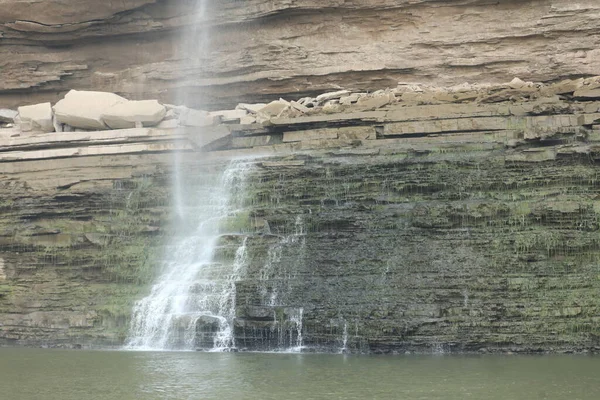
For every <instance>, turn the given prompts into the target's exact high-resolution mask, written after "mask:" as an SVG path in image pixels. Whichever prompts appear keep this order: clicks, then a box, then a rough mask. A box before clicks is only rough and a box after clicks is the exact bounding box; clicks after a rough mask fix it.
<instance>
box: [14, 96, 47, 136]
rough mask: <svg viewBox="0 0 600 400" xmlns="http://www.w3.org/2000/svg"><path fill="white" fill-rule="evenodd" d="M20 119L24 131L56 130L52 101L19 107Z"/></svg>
mask: <svg viewBox="0 0 600 400" xmlns="http://www.w3.org/2000/svg"><path fill="white" fill-rule="evenodd" d="M18 120H19V125H20V128H21V131H22V132H29V131H36V132H54V124H53V123H52V106H51V105H50V103H41V104H34V105H32V106H23V107H19V116H18Z"/></svg>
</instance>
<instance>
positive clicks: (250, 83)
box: [0, 0, 600, 109]
mask: <svg viewBox="0 0 600 400" xmlns="http://www.w3.org/2000/svg"><path fill="white" fill-rule="evenodd" d="M206 3H207V11H206V15H205V16H204V17H203V19H202V20H201V21H200V23H201V24H202V26H205V27H206V30H207V34H208V35H210V38H211V41H210V45H209V47H208V48H207V51H206V55H205V56H204V57H203V58H202V60H199V61H197V62H194V61H193V60H191V57H190V55H189V54H187V50H186V49H185V47H182V48H178V47H177V46H175V47H174V46H173V43H179V42H180V41H178V40H177V38H179V37H180V35H182V34H184V33H185V31H186V29H188V28H189V26H190V25H191V24H192V22H194V21H195V20H196V19H197V18H198V16H197V15H195V13H194V12H193V2H189V1H182V0H139V1H137V0H136V1H127V2H96V1H90V0H86V1H81V0H78V1H75V0H69V1H63V2H60V3H57V2H52V1H37V2H31V1H20V0H19V1H17V0H9V1H5V2H3V4H4V7H2V10H0V45H1V46H0V60H1V61H0V68H1V70H2V74H1V75H0V104H1V105H2V106H4V107H9V108H14V107H16V106H20V105H24V104H26V103H31V104H34V103H40V102H46V101H50V102H55V101H56V100H57V99H58V98H60V97H62V96H63V95H64V94H65V93H66V92H67V91H68V90H69V89H78V90H104V91H111V92H117V93H118V94H120V95H122V96H124V97H126V98H130V99H159V100H161V101H163V102H167V103H172V102H173V101H174V99H175V98H178V97H179V98H181V96H182V95H184V96H185V97H186V98H187V99H188V100H189V101H190V102H189V103H188V104H187V105H188V106H190V107H195V108H206V107H207V106H210V107H212V108H214V109H222V108H230V107H232V106H233V105H235V104H236V103H237V102H240V101H244V102H259V101H260V102H263V101H265V102H266V101H271V100H274V99H277V98H279V97H285V98H296V97H302V96H304V95H316V94H318V93H322V92H326V91H330V90H332V89H338V88H351V89H353V90H356V91H365V90H377V89H382V88H385V87H394V86H395V85H396V84H397V82H399V81H400V82H410V83H414V82H421V83H428V84H433V85H438V86H440V85H449V84H450V85H452V84H461V83H463V82H465V81H468V82H482V83H486V82H492V83H499V82H506V81H509V80H510V79H512V78H513V77H514V76H519V77H521V78H522V79H524V80H533V81H544V82H551V81H556V80H560V79H564V78H569V77H570V78H572V77H586V76H593V75H600V70H599V67H598V65H599V62H598V61H599V54H600V53H599V51H598V48H600V44H599V43H598V41H599V40H600V39H598V38H599V37H600V35H598V33H599V29H600V25H599V24H600V22H598V21H600V19H599V18H598V13H599V12H600V9H599V5H598V3H597V2H596V1H595V0H578V1H576V2H573V1H572V0H543V1H542V0H539V1H527V2H519V1H508V2H507V1H501V2H492V1H488V0H450V1H434V0H422V1H412V0H403V1H393V0H377V1H375V0H371V1H339V0H328V1H314V0H291V1H280V2H273V1H267V0H249V1H244V2H243V6H242V5H241V4H240V2H239V1H235V0H226V1H218V2H216V1H210V2H206ZM65 8H68V9H69V10H71V12H69V13H65V12H64V9H65ZM466 26H468V27H469V29H464V28H465V27H466ZM194 102H195V103H194Z"/></svg>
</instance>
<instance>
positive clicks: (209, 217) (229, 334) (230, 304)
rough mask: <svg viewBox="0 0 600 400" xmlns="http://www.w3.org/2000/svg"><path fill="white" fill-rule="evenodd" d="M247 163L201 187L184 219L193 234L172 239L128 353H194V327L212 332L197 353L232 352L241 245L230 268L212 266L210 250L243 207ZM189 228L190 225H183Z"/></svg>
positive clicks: (138, 308)
mask: <svg viewBox="0 0 600 400" xmlns="http://www.w3.org/2000/svg"><path fill="white" fill-rule="evenodd" d="M251 165H252V164H250V163H248V162H243V161H234V162H232V163H231V164H229V166H228V167H227V168H226V169H225V171H224V172H223V174H222V175H221V176H220V177H219V178H218V179H216V180H215V181H213V183H212V184H211V183H209V182H210V180H208V181H207V183H206V184H203V185H201V188H200V189H201V190H199V191H198V192H197V193H196V194H195V197H196V198H195V199H188V200H187V202H189V203H192V204H193V207H184V209H189V215H185V217H186V218H188V219H189V220H192V221H193V222H192V223H193V224H195V226H196V227H195V229H194V230H193V231H192V233H191V234H186V235H184V236H183V237H181V238H176V239H175V243H174V244H173V245H172V246H171V247H170V248H169V251H168V252H167V255H166V257H165V271H164V273H163V274H162V275H161V276H160V277H159V279H158V280H157V283H156V284H155V285H154V286H153V287H152V290H151V292H150V294H149V295H148V296H147V297H145V298H143V299H142V300H140V301H138V302H137V304H136V305H135V307H134V310H133V317H132V322H131V327H130V332H129V337H128V339H127V342H126V348H128V349H144V350H168V349H183V350H192V349H195V348H196V347H198V343H197V339H198V337H197V326H198V324H199V323H201V324H202V325H204V326H208V327H210V328H211V333H212V334H211V335H210V337H211V339H212V343H211V344H210V345H207V344H206V343H203V344H202V346H201V347H209V348H210V349H212V350H216V351H224V350H227V349H231V348H233V347H234V346H235V341H234V338H233V327H232V322H233V318H234V315H235V282H236V280H238V279H239V278H240V276H241V275H242V274H243V272H244V266H245V263H246V241H247V238H245V237H240V238H241V244H240V245H239V247H238V248H237V250H236V252H235V259H234V260H233V262H232V263H227V262H216V260H215V250H216V249H217V246H218V244H219V239H220V238H221V237H222V236H223V234H225V233H230V232H223V225H224V224H225V225H226V222H227V221H228V220H230V219H231V218H235V215H236V213H237V212H238V211H239V208H240V207H241V206H242V205H243V199H244V195H245V182H246V176H247V171H248V170H249V169H250V168H251ZM188 223H189V221H188Z"/></svg>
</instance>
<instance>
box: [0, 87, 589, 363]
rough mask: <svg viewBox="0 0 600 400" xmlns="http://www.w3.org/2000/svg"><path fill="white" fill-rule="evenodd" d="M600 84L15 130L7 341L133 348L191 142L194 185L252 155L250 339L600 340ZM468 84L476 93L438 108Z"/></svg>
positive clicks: (7, 197) (259, 343) (409, 346)
mask: <svg viewBox="0 0 600 400" xmlns="http://www.w3.org/2000/svg"><path fill="white" fill-rule="evenodd" d="M598 82H599V81H598V79H597V78H595V79H589V80H586V81H584V80H578V81H568V82H563V83H561V84H557V85H550V86H543V85H538V84H525V83H523V82H518V81H513V82H511V84H509V85H502V86H498V87H495V88H494V89H490V90H483V91H480V92H477V93H475V94H474V93H471V92H469V91H468V90H467V91H464V92H452V93H446V92H444V91H432V92H426V91H423V92H411V91H407V92H405V93H404V94H402V101H399V100H398V99H396V100H394V101H393V102H390V99H391V97H393V96H390V92H384V93H380V94H379V97H375V96H374V97H369V98H363V99H362V100H363V101H362V102H361V101H358V102H357V103H356V104H348V105H342V104H341V102H342V100H341V99H340V100H339V102H340V104H336V107H337V108H336V110H337V111H335V112H334V111H332V109H331V108H327V107H326V106H327V105H324V106H322V107H318V108H313V109H312V112H311V113H309V114H302V115H298V114H296V115H295V116H294V115H287V116H283V115H282V116H275V117H270V118H268V119H267V120H265V121H264V122H263V123H262V124H258V123H253V124H250V125H241V124H238V123H235V122H232V123H227V124H222V125H219V126H216V127H212V128H210V129H215V130H221V131H223V130H225V131H226V132H227V133H228V134H227V135H225V136H223V135H222V134H220V135H217V136H211V132H210V129H209V128H206V130H202V129H191V130H189V131H182V130H181V129H179V130H176V129H172V130H168V129H158V128H136V129H127V130H122V131H102V132H69V133H50V134H36V135H31V136H23V137H12V136H11V135H15V133H14V131H12V130H6V132H7V133H6V136H4V135H0V187H1V188H2V190H1V191H0V344H6V343H8V344H25V345H39V344H44V345H73V344H94V345H106V344H116V345H118V344H120V343H122V341H123V339H124V336H125V332H126V330H127V324H128V320H129V318H130V315H131V314H130V312H131V307H132V305H133V303H134V301H135V300H137V299H140V298H142V297H143V296H144V295H145V294H147V293H148V290H149V284H150V283H151V282H152V281H153V279H154V276H155V274H156V273H157V272H158V271H159V270H160V259H161V253H162V252H163V251H165V247H164V246H165V244H166V239H167V238H170V237H172V236H173V234H174V233H176V229H175V227H174V226H171V225H170V224H169V221H175V222H177V220H176V219H172V218H171V215H170V213H169V210H170V198H171V196H170V192H171V191H172V183H171V181H170V178H169V177H170V176H171V174H172V173H173V169H174V160H173V158H172V153H171V152H172V151H173V150H174V149H179V150H182V151H183V153H182V154H180V155H179V162H180V166H179V170H180V171H185V172H186V173H185V174H184V176H183V178H184V179H182V181H181V184H182V187H183V188H184V189H185V192H186V193H190V194H193V193H198V190H197V189H198V188H199V187H200V186H201V185H202V179H201V178H202V176H203V175H204V174H209V173H211V172H214V171H216V170H222V169H223V168H224V167H225V165H226V164H227V162H228V160H231V159H234V158H238V159H239V158H243V157H252V158H253V160H254V161H253V163H254V166H253V167H252V168H251V169H250V171H249V172H248V176H247V177H246V188H247V191H248V193H247V196H248V198H249V199H250V200H249V201H248V204H247V205H246V206H245V207H244V208H243V209H242V210H238V211H237V212H236V215H235V216H234V218H233V219H232V220H231V221H229V222H228V226H227V233H233V235H224V236H223V237H222V238H221V239H220V240H221V242H220V243H219V246H218V250H217V251H216V257H217V258H218V260H217V261H218V262H223V261H224V260H226V259H228V260H229V262H231V261H232V260H233V258H234V257H235V254H236V246H239V245H240V242H242V241H243V240H244V239H245V240H244V243H246V246H247V258H244V259H245V261H244V265H243V266H240V271H242V272H240V279H239V281H237V282H236V296H235V301H236V319H235V337H236V345H237V346H238V347H239V348H241V349H252V350H264V349H275V348H278V347H282V346H283V347H288V346H294V345H297V344H298V342H299V340H300V339H299V337H300V336H302V339H303V344H304V345H305V346H308V347H309V348H313V349H321V350H322V349H325V350H327V351H341V350H346V351H355V352H361V351H362V352H404V351H420V352H430V351H478V352H488V351H523V352H537V351H549V352H553V351H554V352H556V351H593V352H596V351H598V350H600V319H599V317H598V312H599V310H600V297H599V296H598V293H599V291H600V271H599V268H598V265H599V264H598V262H599V260H600V242H599V240H598V231H599V229H600V223H599V221H600V217H599V215H600V203H599V200H598V196H599V195H600V186H599V182H600V176H599V173H600V169H599V167H598V165H599V161H598V160H599V157H600V156H599V154H600V152H599V146H598V143H600V102H598V99H599V98H600V93H598ZM517 86H518V88H515V87H517ZM557 94H559V95H557ZM335 96H341V94H339V93H338V94H336V95H333V94H328V95H326V96H324V97H321V98H322V99H323V98H327V97H328V98H332V97H335ZM462 96H466V97H467V98H472V97H473V96H475V97H477V98H478V99H479V100H478V101H476V102H475V101H468V100H465V102H460V103H452V104H448V103H444V102H441V100H440V99H445V100H444V101H447V100H448V99H454V100H456V101H462V100H461V99H463V97H462ZM382 99H383V100H384V102H381V100H382ZM408 99H413V100H414V101H412V102H411V101H408ZM425 99H428V100H427V102H429V103H437V104H421V103H422V102H425ZM463 100H464V99H463ZM331 101H333V100H331ZM335 101H337V100H335ZM376 102H379V103H378V104H380V106H378V107H373V106H372V104H374V103H376ZM367 105H369V107H367V108H366V106H367ZM332 107H333V106H332ZM328 110H329V111H328ZM290 112H291V111H290ZM0 133H3V132H2V131H0ZM204 137H211V138H213V139H211V140H210V141H209V142H207V141H205V140H204V139H203V138H204ZM214 138H216V140H214ZM203 140H204V141H203ZM201 149H203V150H205V152H200V150H201ZM175 225H177V224H175ZM166 251H168V248H167V249H166ZM300 321H301V322H302V324H301V325H300V324H299V322H300ZM204 328H205V327H204ZM202 329H203V327H202V326H198V330H199V332H198V333H199V335H198V338H197V339H198V341H197V344H198V345H199V346H203V345H204V344H205V343H207V342H210V343H212V342H211V341H209V340H208V341H207V340H206V338H207V335H206V332H203V331H202ZM209 333H210V332H209ZM212 333H214V332H212ZM208 338H209V339H210V336H208Z"/></svg>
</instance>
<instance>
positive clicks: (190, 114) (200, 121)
mask: <svg viewBox="0 0 600 400" xmlns="http://www.w3.org/2000/svg"><path fill="white" fill-rule="evenodd" d="M176 112H178V113H179V124H180V125H182V126H195V127H203V126H211V125H214V124H215V122H216V119H215V117H213V116H212V115H210V114H209V113H208V112H206V111H202V110H194V109H192V108H187V107H184V106H180V107H177V109H176Z"/></svg>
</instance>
